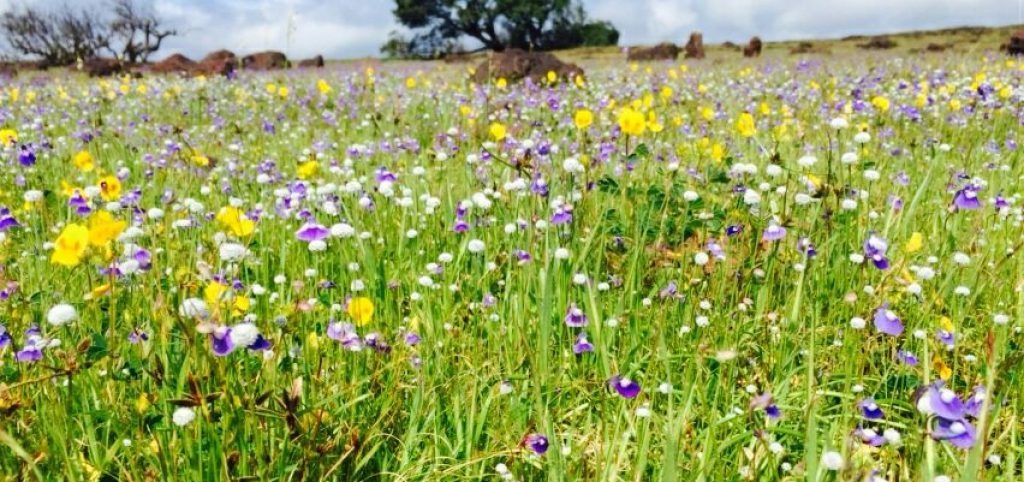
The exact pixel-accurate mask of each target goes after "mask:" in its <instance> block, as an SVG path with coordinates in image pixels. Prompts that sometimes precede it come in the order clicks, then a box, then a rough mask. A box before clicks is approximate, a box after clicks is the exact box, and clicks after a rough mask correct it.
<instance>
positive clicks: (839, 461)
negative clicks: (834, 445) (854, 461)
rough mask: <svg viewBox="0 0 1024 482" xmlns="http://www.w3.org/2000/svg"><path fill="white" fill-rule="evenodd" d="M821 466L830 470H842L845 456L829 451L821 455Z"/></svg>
mask: <svg viewBox="0 0 1024 482" xmlns="http://www.w3.org/2000/svg"><path fill="white" fill-rule="evenodd" d="M821 464H822V465H824V466H825V468H826V469H828V470H832V471H837V470H841V469H842V468H843V456H842V455H840V454H839V452H836V451H834V450H829V451H828V452H825V453H823V454H821Z"/></svg>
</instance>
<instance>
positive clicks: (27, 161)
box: [18, 146, 36, 167]
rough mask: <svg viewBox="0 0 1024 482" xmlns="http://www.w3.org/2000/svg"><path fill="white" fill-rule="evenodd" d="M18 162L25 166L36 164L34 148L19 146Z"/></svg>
mask: <svg viewBox="0 0 1024 482" xmlns="http://www.w3.org/2000/svg"><path fill="white" fill-rule="evenodd" d="M18 163H20V164H21V165H22V166H25V167H29V166H34V165H35V164H36V152H35V150H34V149H32V148H30V147H28V146H21V150H19V151H18Z"/></svg>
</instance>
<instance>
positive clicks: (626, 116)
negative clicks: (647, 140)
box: [619, 107, 647, 136]
mask: <svg viewBox="0 0 1024 482" xmlns="http://www.w3.org/2000/svg"><path fill="white" fill-rule="evenodd" d="M646 128H647V122H646V120H645V119H644V115H643V114H641V113H640V112H638V111H637V110H635V109H633V108H630V107H626V108H624V109H622V110H620V111H619V129H622V132H623V133H625V134H629V135H633V136H638V135H640V134H643V133H644V129H646Z"/></svg>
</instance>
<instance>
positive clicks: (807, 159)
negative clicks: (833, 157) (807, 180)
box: [796, 156, 818, 167]
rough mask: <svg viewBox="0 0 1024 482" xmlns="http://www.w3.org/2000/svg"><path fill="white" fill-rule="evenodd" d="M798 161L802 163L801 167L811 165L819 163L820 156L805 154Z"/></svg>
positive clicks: (799, 163)
mask: <svg viewBox="0 0 1024 482" xmlns="http://www.w3.org/2000/svg"><path fill="white" fill-rule="evenodd" d="M796 163H797V164H798V165H800V167H811V166H813V165H815V164H817V163H818V158H817V157H814V156H803V157H801V158H800V159H797V160H796Z"/></svg>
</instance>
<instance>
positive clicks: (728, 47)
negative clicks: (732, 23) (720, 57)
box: [722, 40, 743, 50]
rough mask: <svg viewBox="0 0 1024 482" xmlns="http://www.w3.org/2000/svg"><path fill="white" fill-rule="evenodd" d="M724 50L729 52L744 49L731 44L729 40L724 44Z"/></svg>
mask: <svg viewBox="0 0 1024 482" xmlns="http://www.w3.org/2000/svg"><path fill="white" fill-rule="evenodd" d="M722 48H723V49H728V50H743V47H740V46H739V45H736V44H735V43H733V42H730V41H728V40H726V41H725V42H723V43H722Z"/></svg>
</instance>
